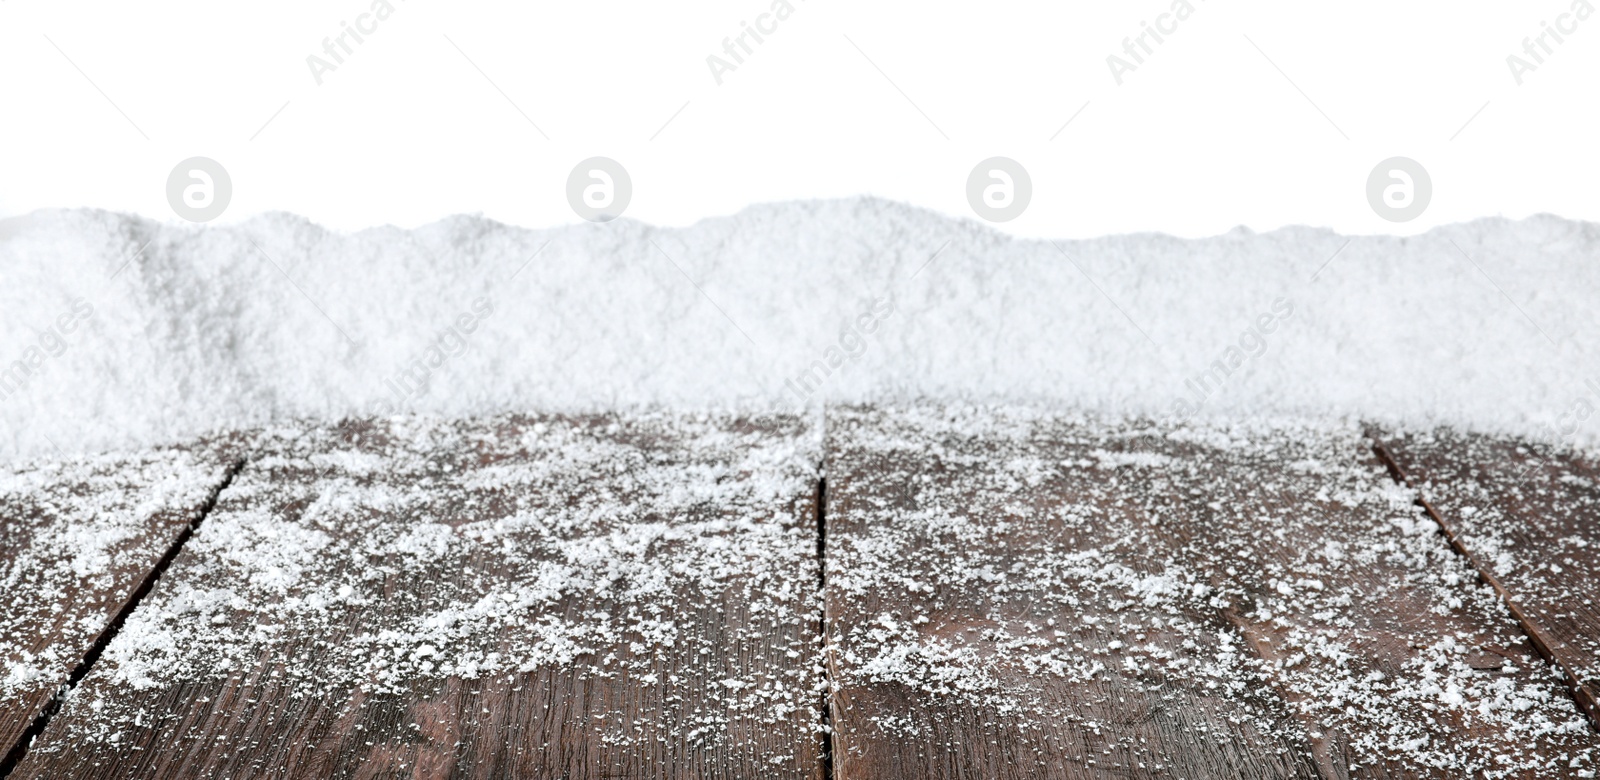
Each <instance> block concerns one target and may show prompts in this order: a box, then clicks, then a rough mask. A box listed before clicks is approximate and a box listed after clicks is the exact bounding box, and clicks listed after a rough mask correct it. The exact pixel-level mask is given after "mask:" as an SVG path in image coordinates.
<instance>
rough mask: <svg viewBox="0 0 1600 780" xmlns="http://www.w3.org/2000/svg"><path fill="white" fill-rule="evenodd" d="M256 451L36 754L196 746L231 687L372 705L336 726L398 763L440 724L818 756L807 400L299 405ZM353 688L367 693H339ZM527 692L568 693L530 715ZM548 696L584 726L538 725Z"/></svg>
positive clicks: (534, 745) (476, 732)
mask: <svg viewBox="0 0 1600 780" xmlns="http://www.w3.org/2000/svg"><path fill="white" fill-rule="evenodd" d="M253 447H254V450H255V451H256V452H258V453H260V454H259V456H258V457H255V458H253V459H252V460H251V462H250V463H249V464H248V465H247V466H246V468H245V469H244V471H243V472H241V474H240V475H239V476H238V478H237V479H236V480H235V482H234V484H233V486H232V488H231V489H230V490H228V491H227V492H226V493H224V494H223V496H222V498H221V500H220V501H219V503H218V506H217V507H216V509H215V511H214V512H213V513H212V515H211V517H209V518H208V519H207V521H206V523H205V524H204V525H203V526H202V527H201V530H200V531H199V533H197V534H196V536H195V537H194V539H192V540H191V542H190V543H189V544H188V545H187V547H186V548H185V550H184V552H183V553H182V554H181V555H180V556H179V557H178V559H177V560H176V561H175V563H174V565H173V566H172V568H171V569H170V570H169V571H168V573H167V574H166V575H165V576H163V577H162V579H161V580H160V583H159V584H158V586H157V587H156V588H155V589H154V590H153V591H152V592H151V594H150V595H149V597H148V598H147V600H146V601H145V602H144V604H143V605H142V606H141V607H140V609H139V610H137V611H136V612H135V614H134V615H133V616H132V617H131V619H130V620H129V621H128V623H127V625H126V626H125V628H124V630H123V631H122V632H121V633H120V634H119V635H118V636H117V638H116V640H115V641H113V642H112V643H111V645H110V646H109V647H108V648H107V650H106V652H105V655H104V657H103V658H102V660H101V662H100V663H99V664H98V665H97V666H96V668H95V671H94V672H93V673H92V674H91V675H90V677H89V678H87V679H86V680H85V682H84V684H83V686H81V688H80V693H79V694H78V696H76V697H75V699H74V701H73V703H71V704H69V705H68V706H67V707H66V708H65V709H64V710H63V712H62V714H61V715H60V716H58V718H57V720H56V721H55V723H53V724H52V726H51V729H50V732H48V733H47V734H46V736H45V737H44V738H43V739H42V740H41V743H40V747H39V748H37V749H36V751H35V754H36V755H38V756H39V758H38V760H39V761H40V762H41V763H40V764H38V765H40V766H43V765H44V764H43V763H42V762H45V761H49V760H62V761H66V760H69V759H70V756H71V755H86V754H87V753H88V752H89V751H96V750H99V751H107V750H109V751H112V752H113V753H115V752H116V751H130V750H151V751H157V752H163V751H166V753H164V754H166V755H180V754H181V750H182V748H181V744H182V741H183V740H184V739H187V738H189V736H188V735H189V734H190V732H189V731H188V730H187V728H188V727H187V726H185V725H184V724H186V723H190V722H191V719H192V718H196V717H202V713H203V711H204V710H205V709H207V708H208V707H210V706H216V707H217V708H218V709H217V710H216V711H215V713H214V714H213V715H212V717H215V718H217V720H216V721H215V722H214V723H212V725H211V726H208V728H209V729H212V730H216V731H219V732H220V733H222V734H224V735H238V734H244V733H251V731H252V729H253V726H251V723H252V720H251V719H252V718H256V717H273V716H276V715H278V714H279V713H280V712H286V713H294V716H293V717H294V719H295V720H291V722H290V723H289V724H288V725H286V726H285V728H287V729H289V730H291V731H292V730H294V729H295V728H296V725H295V724H296V723H301V724H305V725H306V727H308V728H309V727H310V724H314V723H317V722H321V721H319V719H323V718H327V719H332V720H329V721H328V722H329V723H335V722H336V723H342V724H347V725H346V726H340V727H338V728H335V729H334V733H333V734H332V735H331V736H328V737H326V738H325V740H324V741H323V742H320V743H319V749H320V750H323V751H328V750H335V751H338V750H343V751H355V753H358V754H359V755H362V756H365V757H366V758H365V759H363V760H370V761H377V762H380V763H381V762H382V761H383V760H386V759H381V758H380V757H381V756H388V755H395V756H398V755H407V751H413V752H414V751H415V750H417V749H418V748H416V747H415V744H416V740H417V739H418V738H419V737H418V735H419V734H421V735H422V738H423V739H424V743H425V744H433V743H432V742H430V741H429V740H434V739H437V740H441V741H442V742H441V743H440V747H439V748H438V749H439V750H442V751H445V753H446V754H448V755H451V756H455V755H466V754H471V755H474V756H477V757H478V760H483V761H489V760H490V757H491V756H496V755H500V756H516V755H520V756H523V758H520V759H517V760H519V761H526V760H530V759H527V756H528V755H543V756H544V758H542V759H540V761H542V762H543V763H539V762H535V764H536V765H538V766H544V767H546V768H548V769H549V771H548V772H547V773H548V774H553V775H561V774H563V773H568V772H571V771H574V770H575V767H573V766H569V765H568V764H566V763H563V762H567V761H571V760H579V759H580V758H581V757H582V755H581V754H583V751H581V750H580V751H577V752H575V753H574V752H570V751H568V752H560V751H556V752H549V748H548V747H547V745H546V743H547V742H548V741H551V740H558V739H564V740H566V741H568V742H573V741H576V742H578V743H584V742H587V744H590V745H592V746H593V747H594V749H595V750H596V751H598V752H597V753H595V755H599V756H603V757H604V758H605V760H607V761H613V762H615V763H617V764H618V765H619V766H620V765H624V764H627V763H628V762H638V761H662V760H666V759H665V758H664V756H666V755H668V753H663V752H662V751H677V752H682V751H699V752H701V753H703V755H705V756H707V757H708V759H707V760H713V759H714V760H716V761H720V762H722V763H724V764H726V765H729V766H733V767H744V768H745V769H743V770H739V774H741V775H748V776H755V774H756V773H755V772H754V771H751V770H750V768H751V767H757V766H759V767H761V768H762V772H761V773H760V775H761V776H764V777H765V776H774V771H775V770H774V766H775V764H774V763H773V762H774V760H775V759H781V761H779V763H781V764H782V765H783V766H784V767H787V768H789V769H791V770H792V771H794V772H795V773H796V775H799V774H803V772H802V770H803V769H806V768H808V767H810V766H813V765H814V763H815V761H816V756H815V754H814V751H813V747H814V746H815V745H817V744H818V741H817V739H816V736H815V729H816V728H817V724H818V723H820V715H819V713H818V707H819V704H820V698H819V697H818V695H817V691H818V685H819V683H820V680H821V676H820V669H819V668H817V666H816V664H815V656H816V652H817V625H816V619H817V602H816V597H815V593H814V591H813V589H814V586H815V582H816V567H815V562H814V555H815V551H816V540H815V535H814V533H815V532H814V529H815V524H816V520H815V515H814V514H813V512H814V508H813V506H812V502H813V500H814V497H815V495H816V472H815V469H816V464H817V462H818V461H819V458H820V456H819V453H818V452H817V450H816V439H815V437H814V436H811V435H809V433H808V429H807V428H806V426H805V425H803V424H802V423H801V422H799V421H798V420H796V419H794V418H788V417H753V418H752V417H729V416H717V415H706V414H700V415H667V414H650V413H643V414H634V415H629V416H617V415H599V416H592V417H540V418H530V417H519V416H512V417H499V418H491V419H485V420H474V421H455V422H444V421H437V420H427V419H417V418H393V419H388V420H380V421H373V422H347V423H342V424H340V425H337V426H329V427H321V426H292V425H291V426H281V427H277V428H272V429H268V430H264V431H261V432H260V433H259V434H258V435H257V436H256V441H255V443H254V445H253ZM641 683H643V684H642V685H641ZM177 690H204V691H215V692H216V693H215V696H214V698H215V700H216V701H217V702H218V704H215V705H203V706H202V705H199V704H196V703H194V702H192V701H190V700H189V698H188V697H187V696H180V697H174V696H172V695H171V692H173V691H177ZM240 697H248V699H247V701H245V702H243V703H241V702H240V701H239V698H240ZM224 702H226V703H224ZM258 702H259V704H258ZM295 702H298V703H295ZM346 702H348V703H350V704H352V705H355V706H357V707H358V708H365V709H363V710H362V711H363V712H365V713H367V714H363V715H361V716H346V715H340V714H338V713H337V712H335V710H338V709H339V708H341V707H343V706H344V705H345V703H346ZM622 702H627V704H626V706H624V705H623V704H622ZM252 705H254V706H252ZM187 708H193V709H187ZM307 708H309V709H307ZM529 708H532V711H533V712H534V713H540V712H548V713H549V714H548V715H537V714H536V715H534V716H532V717H530V716H528V715H526V714H524V715H523V716H520V717H521V718H522V719H521V720H517V721H515V722H508V721H506V720H505V713H506V712H508V711H517V712H524V713H526V712H527V711H528V710H529ZM458 709H459V711H458ZM141 713H143V714H146V715H152V716H153V719H151V720H149V721H147V722H141V721H139V720H138V718H140V717H143V716H144V715H142V714H141ZM547 718H550V719H554V720H552V721H550V722H554V723H561V724H567V725H563V726H561V727H560V729H559V734H558V733H556V732H548V733H545V732H541V731H540V730H539V729H536V728H533V727H532V725H531V724H535V723H544V722H546V719H547ZM348 724H355V725H354V727H351V726H349V725H348ZM430 724H432V725H430ZM439 724H445V725H439ZM413 726H418V727H420V729H421V730H420V731H418V730H417V729H415V728H412V727H413ZM330 727H331V726H330ZM441 729H443V730H442V731H441ZM530 729H531V730H530ZM430 735H432V736H430ZM230 738H231V737H230ZM458 743H459V745H470V746H471V747H470V748H469V747H449V746H452V745H458ZM174 745H178V746H179V747H173V746H174ZM602 746H603V747H602ZM801 746H804V749H801ZM263 749H264V750H267V752H266V753H258V754H257V755H256V756H255V760H257V761H261V760H267V761H282V762H288V763H292V762H295V761H300V762H304V761H308V760H311V759H309V758H307V757H306V754H304V753H300V752H295V751H293V750H290V749H289V748H287V747H284V746H281V745H280V746H276V747H272V746H265V747H264V748H263ZM429 749H432V748H429ZM273 750H276V751H279V752H276V753H273V752H271V751H273ZM172 751H179V752H172ZM530 751H531V753H530ZM424 753H426V751H424ZM53 755H54V756H56V757H54V758H52V756H53ZM425 758H426V755H424V756H423V758H419V759H417V760H419V761H421V760H424V759H425ZM206 760H209V761H212V762H213V763H211V764H208V765H207V766H209V767H210V769H208V770H207V771H219V772H220V771H221V769H222V768H223V767H226V766H229V764H228V763H227V762H226V761H224V760H223V759H221V758H213V759H206ZM452 760H453V759H452ZM33 761H34V759H33V758H30V763H31V762H33ZM808 762H810V763H808Z"/></svg>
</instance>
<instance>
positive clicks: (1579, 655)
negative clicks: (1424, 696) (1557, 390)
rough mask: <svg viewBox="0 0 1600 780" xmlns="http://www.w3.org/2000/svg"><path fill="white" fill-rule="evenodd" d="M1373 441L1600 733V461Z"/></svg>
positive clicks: (1555, 453)
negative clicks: (1499, 595)
mask: <svg viewBox="0 0 1600 780" xmlns="http://www.w3.org/2000/svg"><path fill="white" fill-rule="evenodd" d="M1375 435H1376V437H1377V438H1378V440H1379V441H1380V442H1381V444H1382V447H1383V448H1384V449H1386V450H1387V451H1388V453H1389V455H1390V457H1392V458H1393V460H1394V463H1395V466H1396V467H1397V468H1398V469H1399V470H1400V472H1401V476H1402V477H1403V478H1405V479H1408V480H1409V481H1410V482H1411V483H1412V484H1413V485H1414V486H1415V487H1416V488H1417V489H1418V490H1419V491H1420V492H1421V494H1422V498H1423V499H1424V500H1425V501H1426V502H1427V503H1428V505H1429V507H1430V509H1431V510H1433V511H1434V512H1435V513H1436V514H1437V517H1438V520H1439V522H1441V523H1442V524H1443V525H1444V526H1445V527H1446V528H1447V529H1448V531H1449V533H1450V535H1451V537H1452V538H1453V540H1454V541H1455V543H1456V544H1457V545H1458V546H1459V547H1461V548H1462V549H1463V550H1464V551H1465V553H1466V554H1467V555H1468V556H1470V557H1471V558H1472V560H1473V561H1474V562H1475V563H1476V565H1477V566H1478V567H1479V568H1480V570H1481V571H1482V572H1483V573H1484V574H1485V575H1486V576H1487V579H1488V580H1489V581H1490V582H1492V583H1493V584H1494V585H1495V586H1497V587H1499V588H1500V589H1502V590H1503V591H1504V593H1505V596H1506V599H1507V601H1508V602H1509V603H1510V605H1511V607H1512V609H1514V610H1516V612H1517V614H1518V616H1519V617H1520V618H1521V619H1522V620H1523V622H1524V624H1525V626H1526V628H1527V631H1528V633H1529V634H1530V635H1531V636H1532V637H1533V638H1534V640H1535V641H1537V642H1539V643H1540V644H1541V645H1543V650H1544V652H1545V653H1546V654H1547V655H1548V656H1549V657H1550V658H1551V659H1552V660H1553V661H1554V662H1555V663H1556V664H1557V665H1558V666H1559V667H1561V668H1562V669H1563V671H1564V672H1565V674H1566V675H1567V678H1568V680H1569V682H1570V683H1571V684H1572V685H1573V690H1574V696H1575V698H1576V699H1577V701H1578V702H1579V705H1580V706H1582V707H1583V708H1584V709H1585V710H1586V711H1587V712H1588V714H1589V716H1590V717H1591V718H1592V719H1594V721H1595V723H1596V724H1597V726H1600V459H1597V458H1596V457H1595V456H1594V454H1592V453H1581V452H1576V451H1572V450H1568V449H1560V448H1556V447H1551V446H1548V445H1543V444H1535V443H1529V442H1520V441H1516V440H1510V439H1503V438H1494V437H1489V436H1483V435H1478V434H1463V433H1456V432H1452V431H1448V430H1437V431H1425V432H1411V433H1402V434H1394V435H1385V434H1382V433H1377V434H1375Z"/></svg>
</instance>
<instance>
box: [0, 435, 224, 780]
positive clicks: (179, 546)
mask: <svg viewBox="0 0 1600 780" xmlns="http://www.w3.org/2000/svg"><path fill="white" fill-rule="evenodd" d="M244 464H245V459H244V458H239V459H237V460H235V461H233V463H231V464H229V466H228V469H227V471H226V472H225V473H224V474H223V476H222V481H221V482H219V483H218V484H217V486H216V488H215V489H213V490H212V491H211V494H210V495H209V496H207V497H206V500H205V503H203V504H201V505H200V509H199V510H198V511H197V512H195V516H194V519H193V520H191V521H190V522H189V524H188V525H186V526H184V529H183V531H182V532H181V533H179V534H178V537H177V538H176V539H174V540H173V541H172V544H171V545H170V546H168V547H167V551H166V552H165V553H164V554H162V556H161V559H160V560H159V561H157V562H156V565H155V566H153V567H151V569H150V571H149V572H148V573H147V574H145V577H144V580H143V581H141V582H140V583H139V587H137V588H135V589H134V591H133V594H132V595H130V596H129V597H128V600H127V602H126V603H124V604H123V605H122V609H121V610H119V611H118V612H117V614H116V617H114V618H112V619H111V622H110V623H108V624H106V627H105V628H104V629H102V630H101V632H100V635H99V636H98V637H96V638H95V640H94V644H93V645H91V646H90V647H89V651H88V652H86V653H84V654H83V658H82V660H80V661H78V665H77V666H75V667H73V669H72V674H71V675H69V676H68V677H67V681H66V682H65V683H63V684H62V685H61V687H60V688H58V689H56V695H55V696H53V697H51V699H50V702H49V703H48V704H46V705H45V706H44V708H43V709H41V710H40V711H39V714H38V715H37V716H35V717H34V719H33V723H32V724H31V725H29V726H28V730H27V731H24V732H23V733H22V737H21V738H20V739H18V740H17V744H15V745H13V746H12V748H11V751H10V752H8V753H7V754H6V756H5V759H4V760H0V780H5V779H6V778H7V777H10V776H11V773H12V772H13V771H14V770H16V768H17V766H18V765H19V764H21V763H22V759H23V758H25V757H26V756H27V755H28V748H29V747H30V746H32V744H33V740H34V739H36V738H37V737H38V736H39V735H40V734H43V733H44V730H45V727H47V726H49V725H50V719H51V718H53V717H55V714H56V712H57V711H59V710H60V709H61V704H62V702H63V701H65V700H66V696H67V694H68V693H69V692H70V691H71V690H72V689H73V688H74V687H76V686H77V685H78V683H79V682H82V681H83V678H84V677H86V676H88V674H89V672H90V671H91V670H92V669H93V668H94V665H95V663H96V662H97V661H99V660H100V655H101V654H102V653H104V652H105V649H106V647H107V646H108V645H110V644H111V640H113V639H115V638H116V637H117V633H118V632H119V631H121V630H122V626H123V624H125V623H127V622H128V616H130V615H132V614H133V611H134V610H135V609H138V608H139V604H140V602H142V601H144V598H145V596H148V595H149V594H150V589H151V588H153V587H155V584H156V581H157V580H159V579H161V575H162V574H163V573H165V572H166V570H167V567H169V566H171V565H172V561H173V560H174V559H176V558H177V557H178V553H180V552H182V551H183V547H184V545H186V544H188V542H189V539H191V538H192V537H193V536H194V533H195V531H197V530H199V528H200V524H201V523H204V522H205V519H206V517H207V516H209V515H210V514H211V510H213V509H215V508H216V506H217V500H218V499H219V498H220V497H221V496H222V492H223V491H224V490H227V489H228V485H230V484H232V483H233V478H234V477H235V476H236V475H238V473H239V471H240V470H241V469H243V468H244Z"/></svg>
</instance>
